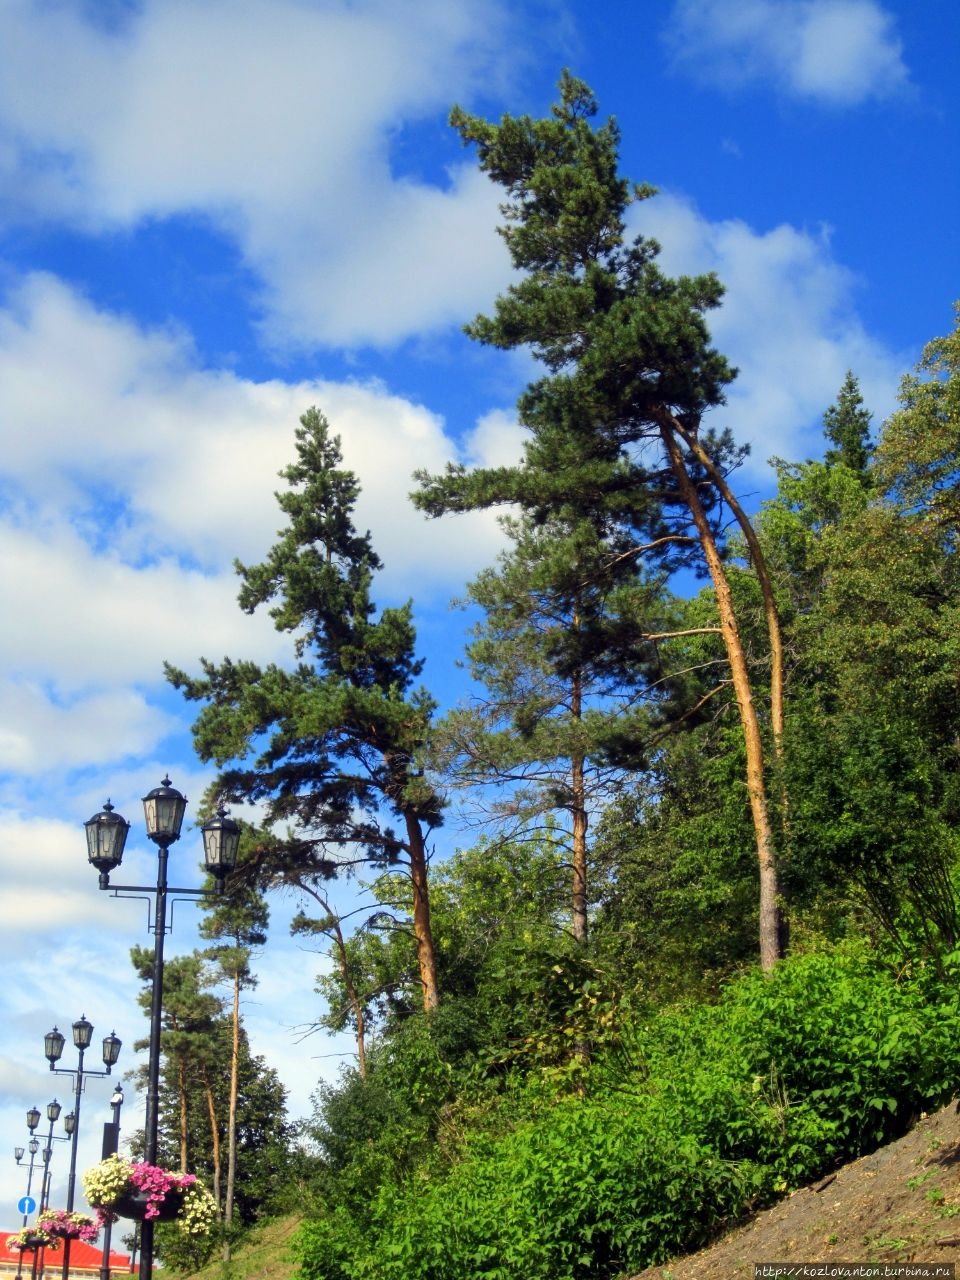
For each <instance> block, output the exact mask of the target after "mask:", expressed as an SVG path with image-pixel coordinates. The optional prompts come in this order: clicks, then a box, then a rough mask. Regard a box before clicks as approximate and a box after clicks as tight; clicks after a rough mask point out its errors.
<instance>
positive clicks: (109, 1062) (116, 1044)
mask: <svg viewBox="0 0 960 1280" xmlns="http://www.w3.org/2000/svg"><path fill="white" fill-rule="evenodd" d="M122 1043H123V1041H122V1040H118V1039H117V1033H116V1032H115V1031H111V1032H110V1034H109V1035H108V1036H104V1038H103V1062H104V1066H105V1067H106V1068H107V1075H109V1074H110V1068H111V1067H115V1066H116V1065H117V1059H118V1058H119V1057H120V1046H121V1045H122Z"/></svg>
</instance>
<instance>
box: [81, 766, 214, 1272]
mask: <svg viewBox="0 0 960 1280" xmlns="http://www.w3.org/2000/svg"><path fill="white" fill-rule="evenodd" d="M186 809H187V798H186V796H184V795H182V794H181V793H180V792H179V791H178V790H177V789H176V787H173V786H171V785H170V779H169V778H168V777H165V778H164V779H163V781H162V782H161V784H160V786H159V787H154V789H153V790H152V791H150V792H148V794H147V795H145V796H144V797H143V815H144V820H145V822H146V827H147V836H148V838H149V839H150V840H152V841H153V843H154V844H155V845H156V846H157V883H156V885H155V886H153V885H111V884H110V873H111V872H112V871H114V870H116V868H117V867H119V866H120V863H121V861H122V859H123V848H124V845H125V843H126V839H127V832H128V831H129V830H130V823H129V822H127V820H126V819H125V818H123V817H121V816H120V814H119V813H117V812H116V811H115V810H114V807H113V805H112V804H111V803H110V801H109V800H108V801H107V803H106V804H105V805H104V806H103V809H102V811H101V812H100V813H97V814H94V816H93V817H92V818H91V819H90V820H89V821H88V822H85V823H84V827H85V829H86V833H87V858H88V860H89V862H90V864H91V865H92V866H93V867H95V868H96V869H97V871H98V872H99V873H100V888H101V889H112V890H113V896H114V897H121V896H124V895H132V896H137V897H140V896H142V895H143V894H153V895H155V896H154V916H153V928H152V932H153V939H154V943H153V988H152V992H151V999H150V1049H149V1059H148V1062H147V1098H146V1115H145V1118H144V1159H145V1160H146V1162H147V1163H148V1164H156V1161H157V1130H158V1120H159V1109H160V1026H161V1013H162V1009H163V942H164V938H165V936H166V933H167V897H168V895H169V894H176V895H180V896H187V897H206V896H208V894H209V892H210V891H209V890H207V889H177V888H173V887H171V886H170V885H168V883H167V861H168V857H169V850H170V846H171V845H172V844H174V843H175V842H176V841H177V840H179V839H180V829H181V827H182V826H183V818H184V814H185V813H186ZM201 830H202V835H203V854H204V861H205V863H206V868H207V871H208V872H209V873H210V875H212V876H213V878H214V883H215V885H216V892H217V893H222V892H223V884H224V879H225V877H226V876H227V875H228V873H229V872H230V871H232V870H233V868H234V866H235V865H236V861H237V846H238V845H239V843H240V826H239V824H238V823H236V822H235V821H234V820H233V818H231V817H229V816H228V815H227V811H226V809H225V808H224V807H223V805H222V804H220V805H218V807H217V813H216V816H215V817H213V818H210V819H209V820H208V821H207V822H205V823H204V824H203V827H202V829H201ZM152 1270H153V1220H152V1219H151V1218H145V1219H144V1222H143V1227H142V1232H141V1244H140V1280H150V1277H151V1273H152ZM63 1280H67V1277H66V1273H64V1277H63Z"/></svg>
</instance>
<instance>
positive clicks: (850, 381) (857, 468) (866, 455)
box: [823, 370, 873, 479]
mask: <svg viewBox="0 0 960 1280" xmlns="http://www.w3.org/2000/svg"><path fill="white" fill-rule="evenodd" d="M870 416H871V415H870V414H869V413H868V411H867V409H866V407H865V406H864V403H863V396H862V395H861V394H860V383H859V382H858V381H857V379H856V378H855V377H854V376H853V374H852V373H851V372H850V371H849V370H848V371H847V376H846V378H845V379H844V382H843V386H842V387H841V388H840V393H839V395H838V396H837V403H836V404H835V405H831V406H830V408H829V409H828V410H827V411H826V413H825V414H824V415H823V428H824V430H823V434H824V435H825V436H826V438H827V439H828V440H829V441H830V443H831V444H832V445H833V448H832V449H827V451H826V453H825V454H824V461H825V462H826V464H827V466H828V467H833V466H836V465H837V464H842V465H843V466H845V467H847V468H848V469H849V470H850V471H854V472H856V474H857V475H859V476H861V477H862V478H864V479H866V476H867V463H868V462H869V460H870V454H871V452H872V451H873V446H872V444H871V442H870Z"/></svg>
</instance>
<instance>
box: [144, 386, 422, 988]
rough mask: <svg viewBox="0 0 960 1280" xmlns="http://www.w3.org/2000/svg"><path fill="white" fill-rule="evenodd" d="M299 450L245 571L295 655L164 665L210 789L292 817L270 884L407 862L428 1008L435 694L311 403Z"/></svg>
mask: <svg viewBox="0 0 960 1280" xmlns="http://www.w3.org/2000/svg"><path fill="white" fill-rule="evenodd" d="M296 447H297V461H296V462H295V463H294V464H293V465H291V466H289V467H287V468H286V469H285V470H284V471H282V472H281V475H282V477H283V478H284V479H285V480H286V482H287V486H288V488H287V490H286V491H284V492H281V493H279V494H277V501H278V503H279V505H280V508H281V510H282V511H283V513H284V515H285V516H286V517H287V522H288V523H287V527H286V528H285V529H284V530H282V531H281V534H280V538H279V541H278V542H277V543H276V544H275V545H274V547H273V548H272V549H271V551H270V552H269V554H268V556H267V559H266V560H265V561H264V562H263V563H262V564H258V565H252V566H246V565H242V564H239V563H238V564H237V566H236V568H237V572H238V574H239V575H240V577H241V578H242V581H243V585H242V587H241V590H240V593H239V600H240V605H241V608H243V609H244V610H245V612H247V613H252V612H253V611H254V610H256V609H257V608H259V607H260V606H262V605H269V606H270V610H269V611H270V614H271V616H272V618H273V619H274V623H275V625H276V627H277V630H278V631H286V632H290V633H292V634H293V635H294V651H295V655H296V658H297V659H298V663H297V665H296V666H295V667H294V668H293V669H292V670H291V669H287V668H283V667H280V666H277V665H270V666H268V667H266V668H262V669H261V668H260V667H259V666H258V665H257V664H255V663H252V662H246V661H244V662H233V661H231V660H230V659H229V658H225V659H224V660H223V662H222V663H220V664H219V665H217V664H214V663H212V662H210V661H207V660H206V659H204V660H202V668H203V675H202V677H200V678H194V677H191V676H189V675H187V674H186V673H185V672H183V671H179V670H177V669H175V668H173V667H171V666H169V665H168V666H167V669H166V670H167V676H168V679H169V680H170V681H171V682H172V683H173V684H174V685H175V686H176V687H177V688H179V689H180V690H181V691H182V692H183V693H184V695H185V696H186V697H187V698H188V699H190V700H192V701H197V702H202V703H204V704H205V705H204V706H203V709H202V710H201V711H200V713H199V715H198V716H197V719H196V721H195V723H194V726H193V735H194V743H195V746H196V750H197V752H198V754H199V756H200V758H201V759H202V760H214V761H215V762H216V763H217V765H218V766H219V767H220V768H221V770H222V772H221V774H220V776H219V778H218V780H217V782H216V784H215V787H216V789H217V790H218V791H220V792H222V793H223V794H224V795H225V796H228V797H229V798H230V799H231V800H234V801H248V802H252V803H262V804H263V805H264V808H265V813H266V826H267V828H268V829H269V830H270V831H275V829H276V828H277V827H278V826H279V827H281V829H282V828H283V827H285V826H286V825H287V824H292V827H293V831H292V833H291V835H290V836H289V838H288V837H286V836H283V837H282V838H280V837H278V838H277V839H275V840H274V841H271V842H267V843H266V844H265V845H264V848H263V850H262V858H261V873H262V874H263V875H264V876H265V878H266V880H267V881H269V880H270V879H271V877H273V878H275V879H280V880H288V881H289V879H290V878H293V879H296V878H297V877H302V878H316V879H317V880H320V881H323V880H325V879H328V878H329V877H330V876H331V875H334V874H336V873H337V871H338V870H342V869H345V868H347V867H349V866H350V865H352V864H353V863H355V862H356V861H358V860H365V861H368V862H371V863H373V864H374V865H375V866H376V867H379V868H384V869H385V868H399V867H405V868H406V873H407V874H408V875H409V877H410V881H411V885H412V890H413V912H412V915H413V932H414V936H415V939H416V949H417V961H418V967H419V974H420V983H421V987H422V997H423V1006H424V1008H425V1009H426V1010H428V1011H429V1010H431V1009H433V1008H434V1007H435V1006H436V1004H437V1002H438V991H437V982H436V963H435V959H434V954H433V939H432V937H431V933H430V905H429V894H428V884H427V837H428V833H429V832H430V830H431V829H433V828H435V827H437V826H439V824H440V822H441V817H442V808H443V805H442V801H441V799H440V797H439V796H438V795H437V793H436V791H435V790H434V788H433V787H432V785H431V784H430V782H429V781H428V780H427V778H426V777H425V775H424V771H423V768H422V766H421V764H420V756H421V754H422V751H423V748H424V746H425V744H426V742H427V740H428V738H429V735H430V732H431V719H432V716H433V712H434V703H433V701H432V699H431V698H430V697H429V696H428V694H427V693H426V691H425V690H424V689H422V688H416V689H415V688H413V682H414V681H415V680H416V679H417V677H418V676H419V675H420V672H421V670H422V666H423V663H422V660H420V659H418V658H417V657H416V655H415V652H414V646H415V632H414V627H413V621H412V616H411V615H412V609H411V606H410V605H409V604H407V605H404V606H402V607H399V608H385V609H383V610H382V611H381V612H380V614H379V616H376V608H375V605H374V603H373V601H372V599H371V595H370V585H371V580H372V577H373V574H374V573H375V572H376V571H377V570H378V569H379V568H380V567H381V562H380V560H379V558H378V557H377V555H376V553H375V552H374V550H373V547H372V545H371V541H370V535H369V534H359V533H357V531H356V529H355V528H354V525H353V508H354V505H355V502H356V497H357V493H358V490H359V486H358V483H357V480H356V477H355V476H354V474H353V473H352V472H350V471H347V470H344V469H343V468H342V467H341V462H342V455H341V451H340V441H339V439H338V437H336V436H334V435H332V434H331V432H330V429H329V425H328V423H327V421H326V419H325V418H324V417H323V415H322V414H321V413H320V412H319V411H318V410H316V409H311V410H310V411H309V412H307V413H305V414H304V415H303V417H302V418H301V419H300V426H299V427H298V428H297V432H296ZM251 756H253V757H254V759H253V760H252V762H251V763H249V764H244V763H243V762H244V761H246V760H248V759H249V758H250V757H251ZM232 761H237V762H238V763H237V764H235V765H233V766H232V767H225V766H227V765H229V764H230V762H232ZM391 819H392V820H396V821H399V823H400V826H401V829H400V830H396V829H395V828H394V827H393V826H392V825H391ZM278 851H279V852H278Z"/></svg>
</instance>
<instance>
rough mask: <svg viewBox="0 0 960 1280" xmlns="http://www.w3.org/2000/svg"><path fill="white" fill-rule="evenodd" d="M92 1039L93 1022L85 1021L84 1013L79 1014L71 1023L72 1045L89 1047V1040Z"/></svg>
mask: <svg viewBox="0 0 960 1280" xmlns="http://www.w3.org/2000/svg"><path fill="white" fill-rule="evenodd" d="M92 1039H93V1023H92V1022H88V1021H87V1017H86V1014H83V1013H82V1014H81V1015H80V1017H79V1018H78V1019H77V1020H76V1022H75V1023H74V1024H73V1044H74V1047H75V1048H77V1049H80V1050H81V1051H82V1050H84V1049H89V1048H90V1041H91V1040H92Z"/></svg>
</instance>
